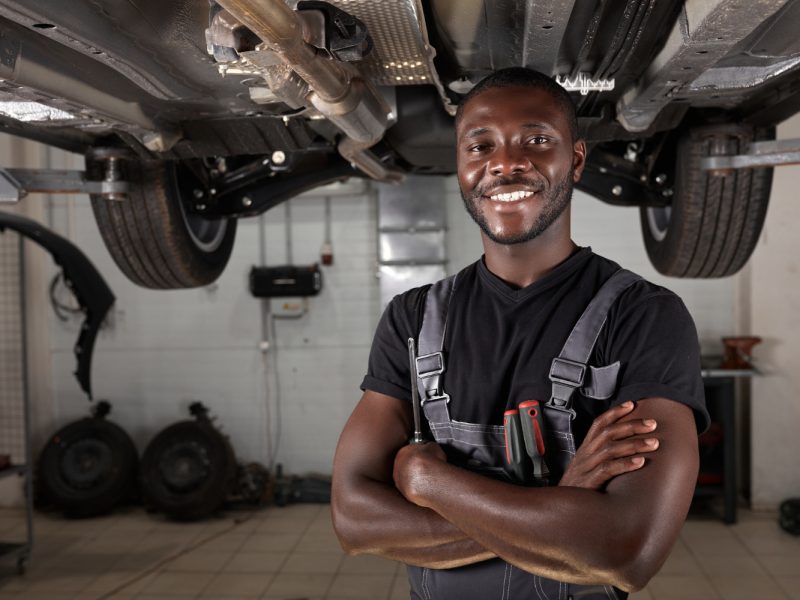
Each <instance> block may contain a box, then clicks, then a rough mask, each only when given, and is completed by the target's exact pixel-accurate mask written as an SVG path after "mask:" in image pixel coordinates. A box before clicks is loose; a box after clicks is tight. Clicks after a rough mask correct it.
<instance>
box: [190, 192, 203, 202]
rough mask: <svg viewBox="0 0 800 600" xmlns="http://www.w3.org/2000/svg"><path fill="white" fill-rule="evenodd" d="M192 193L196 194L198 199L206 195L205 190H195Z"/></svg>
mask: <svg viewBox="0 0 800 600" xmlns="http://www.w3.org/2000/svg"><path fill="white" fill-rule="evenodd" d="M192 194H194V197H195V198H197V199H198V200H199V199H200V198H202V197H203V196H205V194H203V190H194V191H193V192H192Z"/></svg>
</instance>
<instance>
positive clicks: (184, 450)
mask: <svg viewBox="0 0 800 600" xmlns="http://www.w3.org/2000/svg"><path fill="white" fill-rule="evenodd" d="M210 468H211V461H210V460H209V458H208V450H207V448H205V446H203V445H202V444H199V443H197V442H181V443H177V444H174V445H173V446H170V447H169V448H168V449H167V450H166V451H165V452H164V454H163V455H162V457H161V460H160V461H159V471H160V472H161V477H162V479H163V480H164V483H166V485H167V487H169V488H170V489H171V490H173V491H175V492H180V493H186V492H190V491H192V490H194V489H197V488H198V487H200V486H201V485H202V484H203V483H204V482H205V481H206V480H207V479H208V474H209V471H210Z"/></svg>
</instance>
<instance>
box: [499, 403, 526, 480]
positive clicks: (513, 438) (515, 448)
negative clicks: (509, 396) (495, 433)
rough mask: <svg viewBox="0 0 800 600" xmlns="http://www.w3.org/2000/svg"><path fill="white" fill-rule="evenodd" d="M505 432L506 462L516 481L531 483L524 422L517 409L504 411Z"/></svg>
mask: <svg viewBox="0 0 800 600" xmlns="http://www.w3.org/2000/svg"><path fill="white" fill-rule="evenodd" d="M503 434H504V436H505V442H506V462H507V463H508V467H509V469H508V470H509V472H510V473H511V475H512V477H513V478H514V481H515V482H521V483H530V481H531V474H530V470H529V465H528V461H527V460H526V458H527V456H526V453H525V440H524V438H523V437H522V424H521V423H520V419H519V411H518V410H517V409H512V410H507V411H506V412H504V413H503Z"/></svg>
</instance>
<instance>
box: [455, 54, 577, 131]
mask: <svg viewBox="0 0 800 600" xmlns="http://www.w3.org/2000/svg"><path fill="white" fill-rule="evenodd" d="M502 87H528V88H533V89H538V90H542V91H544V92H547V93H548V94H550V96H551V97H552V98H553V99H554V100H555V101H556V103H557V104H558V105H559V107H560V108H561V110H562V111H563V112H564V116H566V118H567V123H568V125H569V130H570V133H571V134H572V139H573V140H577V139H578V118H577V116H576V114H575V104H574V103H573V102H572V98H570V95H569V93H568V92H567V90H565V89H564V88H563V87H561V86H560V85H559V84H558V83H556V81H555V79H553V78H552V77H549V76H548V75H545V74H544V73H541V72H539V71H535V70H533V69H528V68H526V67H509V68H507V69H500V70H499V71H495V72H494V73H492V74H491V75H487V76H486V77H484V78H483V79H481V80H480V81H479V82H478V83H477V84H476V85H475V87H474V88H472V89H471V90H470V91H469V92H467V94H466V95H465V96H464V97H463V98H461V102H459V103H458V110H457V111H456V125H458V122H459V121H460V120H461V114H462V113H463V111H464V106H466V104H467V102H469V101H470V100H472V98H474V97H475V96H477V95H479V94H481V93H483V92H485V91H486V90H490V89H493V88H502Z"/></svg>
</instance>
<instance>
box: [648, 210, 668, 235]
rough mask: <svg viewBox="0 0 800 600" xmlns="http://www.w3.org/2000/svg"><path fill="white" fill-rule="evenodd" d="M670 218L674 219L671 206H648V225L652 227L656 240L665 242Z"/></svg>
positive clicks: (652, 233) (651, 232)
mask: <svg viewBox="0 0 800 600" xmlns="http://www.w3.org/2000/svg"><path fill="white" fill-rule="evenodd" d="M670 219H672V207H671V206H658V207H654V206H648V207H647V225H648V227H649V228H650V234H651V235H652V236H653V238H654V239H655V240H656V241H658V242H663V241H664V238H665V237H667V231H669V223H670Z"/></svg>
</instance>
